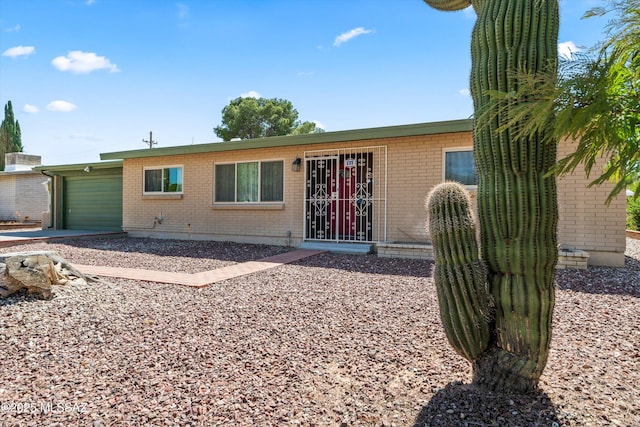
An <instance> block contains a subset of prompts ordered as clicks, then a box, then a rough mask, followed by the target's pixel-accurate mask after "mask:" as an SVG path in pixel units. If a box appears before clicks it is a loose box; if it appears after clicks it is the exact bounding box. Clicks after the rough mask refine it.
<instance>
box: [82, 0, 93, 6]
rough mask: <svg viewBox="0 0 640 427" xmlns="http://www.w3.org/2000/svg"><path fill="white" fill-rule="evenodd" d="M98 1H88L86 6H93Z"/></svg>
mask: <svg viewBox="0 0 640 427" xmlns="http://www.w3.org/2000/svg"><path fill="white" fill-rule="evenodd" d="M95 2H96V0H87V1H85V2H84V4H86V5H87V6H91V5H92V4H95Z"/></svg>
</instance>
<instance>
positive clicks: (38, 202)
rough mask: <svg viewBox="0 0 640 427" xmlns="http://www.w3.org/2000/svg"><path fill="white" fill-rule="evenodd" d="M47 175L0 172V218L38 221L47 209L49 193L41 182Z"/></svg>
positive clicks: (45, 179)
mask: <svg viewBox="0 0 640 427" xmlns="http://www.w3.org/2000/svg"><path fill="white" fill-rule="evenodd" d="M47 179H48V178H47V177H45V176H43V175H41V174H39V173H22V172H14V173H3V174H0V219H2V220H9V219H11V220H20V221H22V220H24V219H25V217H27V216H28V217H29V219H30V220H32V221H40V220H41V218H42V213H43V212H46V211H48V210H49V194H48V193H47V190H46V188H45V186H44V185H42V183H43V182H45V181H47Z"/></svg>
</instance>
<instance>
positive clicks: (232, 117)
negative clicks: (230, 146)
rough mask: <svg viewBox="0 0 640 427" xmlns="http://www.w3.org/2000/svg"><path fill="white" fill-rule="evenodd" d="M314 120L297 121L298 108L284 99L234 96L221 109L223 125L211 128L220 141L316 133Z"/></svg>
mask: <svg viewBox="0 0 640 427" xmlns="http://www.w3.org/2000/svg"><path fill="white" fill-rule="evenodd" d="M319 129H320V128H318V127H317V126H316V125H315V123H313V122H300V121H299V120H298V111H297V110H296V109H295V108H294V107H293V104H292V103H291V102H290V101H287V100H286V99H278V98H273V99H266V98H243V97H239V98H236V99H233V100H232V101H231V102H230V103H229V105H227V106H226V107H224V108H223V109H222V124H221V125H220V126H216V127H215V128H213V131H214V132H215V134H216V135H217V136H218V137H219V138H222V140H223V141H231V140H232V139H234V138H240V139H253V138H264V137H268V136H280V135H291V134H294V133H295V134H301V133H314V132H318V131H319Z"/></svg>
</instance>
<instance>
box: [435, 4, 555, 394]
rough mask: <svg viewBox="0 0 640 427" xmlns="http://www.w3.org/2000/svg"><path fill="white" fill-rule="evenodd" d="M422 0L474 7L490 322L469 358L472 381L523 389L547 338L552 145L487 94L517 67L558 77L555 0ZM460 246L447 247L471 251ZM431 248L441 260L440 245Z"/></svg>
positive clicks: (506, 86)
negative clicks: (513, 123) (510, 122)
mask: <svg viewBox="0 0 640 427" xmlns="http://www.w3.org/2000/svg"><path fill="white" fill-rule="evenodd" d="M425 2H426V3H427V4H429V5H431V6H433V7H435V8H437V9H440V10H458V9H462V8H465V7H468V6H470V5H473V7H474V9H475V11H476V14H477V15H478V19H477V21H476V24H475V27H474V29H473V33H472V37H471V57H472V65H471V94H472V97H473V102H474V109H475V118H476V119H475V124H474V135H473V139H474V155H475V160H476V166H477V170H478V216H479V222H480V236H481V248H482V259H483V261H484V262H485V263H486V266H487V282H488V285H489V292H490V294H491V296H492V298H493V302H494V304H495V319H494V320H493V321H492V322H491V323H490V324H489V328H490V329H491V331H492V336H491V341H490V343H489V345H488V346H487V348H486V350H485V351H484V352H483V353H482V354H480V355H479V356H477V357H471V358H469V359H470V361H471V362H472V365H473V369H474V383H475V384H477V385H479V386H481V387H484V388H487V389H491V390H503V391H521V392H522V391H530V390H532V389H534V388H536V387H537V383H538V379H539V378H540V375H541V374H542V371H543V370H544V367H545V365H546V363H547V358H548V353H549V345H550V340H551V317H552V314H553V306H554V301H555V294H554V283H553V282H554V272H555V264H556V261H557V241H556V228H557V218H558V212H557V196H556V184H555V179H554V178H553V177H549V176H547V173H548V171H549V170H550V168H551V166H552V165H553V164H554V163H555V158H556V144H555V142H552V143H549V139H550V138H548V137H546V135H541V134H539V135H537V136H536V137H534V138H520V137H517V136H516V135H517V132H515V130H514V129H509V128H505V126H504V123H506V122H507V119H508V116H509V112H508V109H509V108H511V107H510V106H509V105H507V104H503V105H500V104H499V103H498V101H495V100H492V99H491V98H490V94H491V91H496V92H513V91H515V90H516V89H517V87H518V77H517V74H518V72H522V71H525V72H529V73H536V72H541V73H542V72H545V73H549V72H550V71H551V73H550V74H551V75H555V70H556V69H557V38H558V23H559V18H558V1H557V0H473V1H471V0H466V1H465V0H425ZM550 126H552V124H551V123H550ZM453 215H454V216H455V215H457V213H455V212H453ZM452 221H453V220H452ZM433 243H434V248H435V247H436V246H438V245H440V242H439V241H438V239H437V238H435V239H433ZM460 244H461V247H460V248H459V249H453V248H452V249H450V250H469V247H468V245H466V247H465V244H464V243H460ZM435 252H436V263H438V261H437V257H438V256H441V255H438V254H439V253H440V252H441V251H440V250H439V249H436V250H435ZM437 280H448V279H447V278H446V277H444V278H443V277H439V278H437ZM440 286H442V285H439V287H440ZM450 286H459V285H457V284H455V283H453V284H450ZM467 286H468V285H467ZM445 299H446V300H447V301H443V299H442V298H441V299H440V309H441V310H450V309H451V305H457V304H458V302H457V301H455V300H451V299H450V298H449V297H446V298H445Z"/></svg>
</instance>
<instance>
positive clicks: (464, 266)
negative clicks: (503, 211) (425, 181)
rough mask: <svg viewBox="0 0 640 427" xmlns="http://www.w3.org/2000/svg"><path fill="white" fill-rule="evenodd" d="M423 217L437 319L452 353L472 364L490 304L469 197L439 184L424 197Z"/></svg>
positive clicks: (484, 336)
mask: <svg viewBox="0 0 640 427" xmlns="http://www.w3.org/2000/svg"><path fill="white" fill-rule="evenodd" d="M427 212H428V213H429V232H430V234H431V238H432V240H433V247H434V250H435V252H436V253H435V258H436V268H435V273H434V276H435V281H436V287H437V289H438V301H439V302H440V319H441V320H442V325H443V326H444V330H445V333H446V335H447V338H448V339H449V343H451V346H452V347H453V348H454V349H455V350H456V351H457V352H458V354H460V355H461V356H463V357H465V358H467V359H468V360H476V359H477V358H478V357H480V355H482V353H483V352H484V351H485V350H486V349H487V347H488V345H489V339H490V338H491V331H490V330H489V324H490V321H491V320H492V313H491V305H492V304H491V297H490V295H489V291H488V289H487V272H486V269H485V266H484V263H483V262H482V260H480V258H479V253H478V243H477V241H476V227H475V222H474V220H473V214H472V212H471V203H470V200H469V195H468V193H467V192H466V191H465V189H464V188H463V187H462V186H461V185H460V184H458V183H455V182H445V183H443V184H440V185H438V186H436V187H435V188H434V189H433V190H432V191H431V193H429V196H428V197H427Z"/></svg>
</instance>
